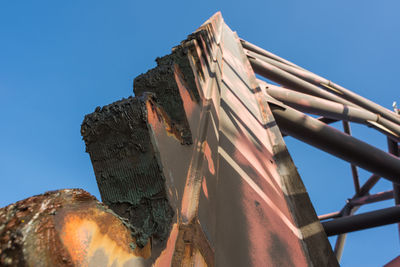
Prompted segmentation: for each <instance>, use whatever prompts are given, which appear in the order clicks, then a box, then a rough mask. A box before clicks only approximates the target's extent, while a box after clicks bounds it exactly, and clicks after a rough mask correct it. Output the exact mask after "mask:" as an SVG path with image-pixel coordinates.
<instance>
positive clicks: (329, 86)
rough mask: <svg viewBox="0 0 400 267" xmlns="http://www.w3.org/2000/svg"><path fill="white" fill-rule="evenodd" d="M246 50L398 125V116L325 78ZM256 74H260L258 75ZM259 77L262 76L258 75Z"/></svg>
mask: <svg viewBox="0 0 400 267" xmlns="http://www.w3.org/2000/svg"><path fill="white" fill-rule="evenodd" d="M244 47H245V46H244ZM245 48H246V47H245ZM248 50H250V51H252V52H254V53H251V52H250V53H248V55H249V56H250V57H257V58H259V59H261V60H263V61H264V62H265V63H268V64H271V65H273V66H275V67H278V68H279V69H281V70H283V71H285V72H287V73H290V74H292V75H294V76H296V77H299V78H301V79H302V80H304V81H307V82H309V83H311V84H313V85H315V86H321V87H322V88H324V89H325V90H328V91H329V92H333V93H334V94H336V95H338V96H340V97H341V98H343V99H346V100H348V101H350V102H351V103H354V104H356V105H358V106H360V107H363V108H365V109H367V110H369V111H371V112H374V113H377V114H380V115H381V116H383V117H384V118H386V119H388V120H390V121H392V122H394V123H397V124H400V116H399V115H398V114H396V113H394V112H392V111H391V110H388V109H386V108H384V107H382V106H380V105H378V104H376V103H375V102H372V101H371V100H369V99H367V98H364V97H362V96H360V95H358V94H356V93H354V92H352V91H350V90H348V89H346V88H344V87H342V86H340V85H338V84H336V83H334V82H331V81H330V80H328V79H325V78H323V77H321V76H318V75H316V74H314V73H312V72H310V71H308V70H305V69H303V68H301V67H299V66H297V65H295V64H293V63H291V62H290V61H287V60H286V62H284V63H285V64H282V62H280V61H279V60H276V59H275V58H273V57H268V56H266V55H265V53H260V52H259V51H257V50H252V49H248ZM264 51H265V50H264ZM265 52H267V51H265ZM255 53H256V54H258V56H257V55H255ZM268 53H269V52H268ZM276 57H277V56H276ZM249 59H251V58H249ZM250 62H251V63H252V65H253V62H252V61H250ZM257 73H258V72H257ZM258 74H260V73H258ZM260 75H262V74H260Z"/></svg>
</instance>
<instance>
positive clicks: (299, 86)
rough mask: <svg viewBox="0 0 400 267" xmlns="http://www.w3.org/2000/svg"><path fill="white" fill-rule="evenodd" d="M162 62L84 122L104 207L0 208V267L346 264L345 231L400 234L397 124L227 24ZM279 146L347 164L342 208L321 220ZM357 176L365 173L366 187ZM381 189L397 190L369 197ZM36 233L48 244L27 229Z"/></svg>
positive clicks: (210, 27) (73, 194)
mask: <svg viewBox="0 0 400 267" xmlns="http://www.w3.org/2000/svg"><path fill="white" fill-rule="evenodd" d="M156 61H157V67H156V68H154V69H152V70H149V71H148V72H147V73H144V74H142V75H140V76H138V77H137V78H136V79H135V81H134V93H135V97H129V98H127V99H122V100H120V101H117V102H114V103H112V104H110V105H107V106H104V107H98V108H96V110H95V111H94V112H93V113H92V114H89V115H86V116H85V119H84V121H83V123H82V128H81V133H82V136H83V139H84V141H85V144H86V149H87V152H88V153H89V155H90V158H91V161H92V164H93V169H94V172H95V176H96V180H97V183H98V186H99V190H100V194H101V198H102V201H103V202H104V204H105V205H104V204H101V203H98V202H96V201H95V199H93V197H91V196H90V195H89V194H87V193H85V192H83V191H71V190H70V191H68V190H66V191H60V192H52V193H47V194H45V195H41V196H36V197H33V198H31V199H28V200H25V201H22V202H18V203H16V204H13V205H10V206H8V207H5V208H3V209H1V210H0V225H4V227H3V226H1V227H2V228H0V242H1V244H2V247H1V251H2V257H0V263H1V264H3V265H11V266H13V265H15V266H17V265H18V264H20V265H22V266H24V265H26V266H31V265H35V263H36V262H37V261H38V260H40V257H42V258H45V259H46V260H47V262H46V263H45V264H43V265H44V266H52V265H54V264H57V265H66V266H339V263H338V262H339V261H340V257H341V254H342V252H343V248H344V243H345V239H346V234H347V233H349V232H352V231H358V230H362V229H367V228H371V227H376V226H381V225H386V224H391V223H398V222H400V207H399V206H397V205H398V204H399V201H400V198H399V185H398V184H399V183H400V159H398V157H399V147H398V142H399V140H400V116H399V114H397V113H395V112H392V111H389V110H387V109H385V108H383V107H381V106H379V105H377V104H375V103H373V102H372V101H369V100H367V99H365V98H363V97H361V96H359V95H357V94H355V93H353V92H351V91H349V90H347V89H345V88H343V87H341V86H339V85H337V84H335V83H333V82H331V81H329V80H327V79H325V78H322V77H319V76H317V75H316V74H313V73H311V72H309V71H307V70H305V69H303V68H301V67H299V66H297V65H295V64H293V63H291V62H289V61H287V60H285V59H283V58H280V57H278V56H276V55H274V54H272V53H270V52H268V51H266V50H264V49H261V48H259V47H257V46H255V45H253V44H251V43H249V42H247V41H245V40H242V39H240V38H239V37H238V35H237V34H236V33H235V32H233V31H232V30H231V29H230V28H229V27H228V25H226V24H225V22H224V21H223V18H222V16H221V14H220V13H217V14H215V15H214V16H213V17H211V18H210V19H209V20H208V21H206V22H205V23H204V24H203V25H202V26H201V27H200V28H199V29H198V30H196V31H195V32H194V33H193V34H191V35H189V36H188V38H187V39H186V40H184V41H182V42H181V44H180V45H178V46H176V47H174V48H173V50H172V53H171V54H170V55H167V56H164V57H162V58H157V60H156ZM256 74H257V75H260V76H262V77H264V78H265V79H261V77H260V76H259V77H260V79H258V78H257V77H256ZM277 84H279V85H277ZM307 114H314V115H317V116H320V117H317V118H315V117H312V116H309V115H307ZM336 121H343V132H342V131H339V130H337V129H335V128H333V127H331V126H329V123H332V122H336ZM350 122H354V123H359V124H364V125H366V126H368V127H372V128H374V129H376V130H378V131H379V132H381V133H383V134H384V135H385V136H386V137H387V140H388V152H385V151H382V150H380V149H378V148H376V147H374V146H372V145H370V144H367V143H365V142H363V141H361V140H358V139H356V138H355V137H353V136H351V130H350ZM284 136H292V137H294V138H297V139H299V140H301V141H303V142H305V143H308V144H310V145H312V146H315V147H317V148H319V149H321V150H324V151H326V152H328V153H330V154H332V155H334V156H336V157H339V158H341V159H343V160H345V161H348V162H349V163H350V166H351V171H352V175H353V180H354V188H355V194H354V196H353V197H351V198H350V200H349V201H348V202H347V204H346V205H345V206H344V207H343V209H342V210H340V211H337V212H334V213H331V214H325V215H320V216H317V214H316V213H315V211H314V208H313V205H312V203H311V201H310V199H309V197H308V193H307V191H306V189H305V187H304V185H303V183H302V180H301V178H300V176H299V174H298V172H297V169H296V167H295V165H294V163H293V161H292V159H291V157H290V154H289V152H288V150H287V147H286V145H285V142H284ZM358 167H361V168H363V169H365V170H368V171H369V172H371V177H370V178H369V179H368V180H367V182H366V183H365V184H363V185H361V184H360V182H359V177H358V170H357V168H358ZM381 178H383V179H388V180H390V181H392V182H393V189H391V190H390V191H386V192H382V193H378V194H373V195H371V194H370V193H369V192H370V190H371V189H372V188H373V186H374V185H375V184H376V183H377V182H378V181H379V179H381ZM392 198H394V199H395V204H396V205H395V206H394V207H391V208H387V209H382V210H377V211H373V212H368V213H363V214H355V213H356V211H357V209H358V208H359V207H360V206H361V205H366V204H369V203H374V202H377V201H382V200H387V199H392ZM29 203H34V204H29ZM36 214H38V215H36ZM22 221H23V222H22ZM41 225H47V226H48V227H47V228H46V229H47V230H46V231H48V233H50V234H48V235H47V236H51V237H52V238H46V237H45V234H46V233H47V232H45V230H43V231H31V230H30V229H42V228H45V226H43V227H42V226H41ZM21 229H22V230H21ZM76 229H79V230H76ZM128 233H129V234H128ZM332 235H337V236H338V237H337V242H336V245H335V248H334V250H332V248H331V245H330V243H329V241H328V239H327V236H332ZM10 240H11V241H10ZM53 243H54V244H56V245H54V246H53V245H51V244H53ZM8 244H10V245H8ZM32 244H38V246H37V247H36V248H35V249H33V248H30V247H29V246H33V245H32ZM50 246H51V247H50ZM27 248H28V249H27ZM30 249H31V250H30ZM27 251H28V252H27ZM35 255H40V256H35ZM18 257H19V258H21V259H23V260H24V261H23V262H21V263H20V262H19V261H18ZM398 261H399V259H394V260H393V261H392V262H391V263H389V264H388V266H394V265H395V264H396V262H398ZM46 264H47V265H46ZM393 264H394V265H393Z"/></svg>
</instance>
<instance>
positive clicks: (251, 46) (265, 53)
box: [240, 39, 303, 70]
mask: <svg viewBox="0 0 400 267" xmlns="http://www.w3.org/2000/svg"><path fill="white" fill-rule="evenodd" d="M240 42H241V43H242V46H243V48H244V49H247V50H250V51H253V52H255V53H257V54H260V55H263V56H265V57H268V58H271V59H274V60H276V61H278V62H281V63H284V64H287V65H289V66H292V67H294V68H298V69H301V70H302V69H303V68H302V67H300V66H297V65H296V64H294V63H292V62H290V61H288V60H286V59H284V58H281V57H279V56H277V55H275V54H273V53H271V52H269V51H267V50H264V49H262V48H261V47H258V46H256V45H255V44H252V43H250V42H248V41H246V40H243V39H240Z"/></svg>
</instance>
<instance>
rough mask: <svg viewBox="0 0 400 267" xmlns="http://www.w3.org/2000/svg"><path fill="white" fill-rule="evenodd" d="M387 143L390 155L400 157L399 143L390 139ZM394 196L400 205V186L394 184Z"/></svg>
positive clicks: (399, 227)
mask: <svg viewBox="0 0 400 267" xmlns="http://www.w3.org/2000/svg"><path fill="white" fill-rule="evenodd" d="M387 143H388V148H389V153H390V154H392V155H393V156H396V157H399V156H400V151H399V145H398V144H397V142H395V141H393V140H390V139H389V138H388V139H387ZM393 195H394V202H395V204H396V206H397V205H399V204H400V185H398V184H395V183H393ZM397 228H398V232H399V233H400V224H398V225H397Z"/></svg>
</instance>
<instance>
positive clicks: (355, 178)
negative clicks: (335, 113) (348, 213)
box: [342, 121, 360, 194]
mask: <svg viewBox="0 0 400 267" xmlns="http://www.w3.org/2000/svg"><path fill="white" fill-rule="evenodd" d="M342 124H343V131H344V132H345V133H347V134H348V135H351V129H350V123H349V122H348V121H342ZM350 169H351V175H352V177H353V184H354V190H355V192H356V194H358V193H360V179H359V178H358V171H357V166H355V165H353V164H350Z"/></svg>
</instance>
